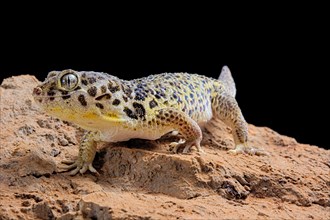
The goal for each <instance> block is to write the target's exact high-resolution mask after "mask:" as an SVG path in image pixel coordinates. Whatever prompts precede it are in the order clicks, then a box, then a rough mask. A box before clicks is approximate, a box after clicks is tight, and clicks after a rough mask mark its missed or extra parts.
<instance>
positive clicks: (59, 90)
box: [33, 66, 255, 175]
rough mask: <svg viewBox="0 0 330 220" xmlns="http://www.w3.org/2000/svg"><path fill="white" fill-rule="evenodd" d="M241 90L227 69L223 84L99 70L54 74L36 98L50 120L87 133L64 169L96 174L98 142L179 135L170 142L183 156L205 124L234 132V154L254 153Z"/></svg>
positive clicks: (197, 144)
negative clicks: (217, 121)
mask: <svg viewBox="0 0 330 220" xmlns="http://www.w3.org/2000/svg"><path fill="white" fill-rule="evenodd" d="M235 95H236V86H235V82H234V80H233V77H232V74H231V72H230V70H229V68H228V67H227V66H224V67H223V68H222V71H221V74H220V76H219V78H218V79H214V78H210V77H206V76H203V75H198V74H189V73H162V74H156V75H150V76H148V77H143V78H139V79H134V80H123V79H120V78H118V77H116V76H113V75H109V74H106V73H101V72H94V71H75V70H72V69H66V70H63V71H51V72H49V74H48V75H47V78H46V79H45V81H44V82H43V83H41V84H40V85H38V86H37V87H35V88H34V90H33V96H34V99H35V101H36V103H38V105H40V106H41V107H42V109H43V110H44V111H45V112H46V113H48V114H49V115H52V116H55V117H58V118H59V119H62V120H65V121H69V122H73V123H75V124H76V125H78V126H79V127H81V128H83V129H85V130H86V133H85V134H84V136H83V138H82V140H81V143H80V147H79V155H78V158H77V159H76V160H74V161H72V162H71V163H69V165H68V166H67V167H66V168H65V170H66V171H69V170H71V173H70V174H71V175H75V174H77V173H78V172H80V173H81V174H83V173H85V172H86V171H87V170H89V171H91V172H93V173H97V171H96V169H95V168H94V167H93V165H92V163H93V160H94V157H95V154H96V145H97V143H98V142H119V141H127V140H129V139H132V138H140V139H146V140H157V139H159V138H160V137H162V136H163V135H164V134H167V133H170V132H173V133H175V132H176V133H179V134H180V135H181V136H182V138H181V139H180V140H179V141H177V142H172V143H170V146H171V147H172V149H173V151H174V152H175V153H177V152H178V149H179V148H181V147H184V149H183V153H187V152H189V151H190V149H191V147H192V146H195V147H196V149H197V151H198V152H203V150H202V148H201V146H200V143H201V140H202V131H201V128H203V127H204V126H205V125H206V123H208V122H210V121H211V120H214V119H220V120H221V121H223V122H224V123H225V124H226V125H228V126H229V127H230V128H231V129H232V134H233V140H234V143H235V149H233V150H231V151H230V152H231V153H241V152H253V151H255V149H254V148H252V147H249V146H248V145H247V141H248V125H247V122H246V121H245V119H244V117H243V114H242V112H241V109H240V107H239V106H238V103H237V101H236V99H235Z"/></svg>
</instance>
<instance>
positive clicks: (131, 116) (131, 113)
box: [124, 107, 138, 119]
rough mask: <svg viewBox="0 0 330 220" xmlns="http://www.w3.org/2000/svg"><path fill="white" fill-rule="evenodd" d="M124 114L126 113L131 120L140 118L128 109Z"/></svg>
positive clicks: (125, 109)
mask: <svg viewBox="0 0 330 220" xmlns="http://www.w3.org/2000/svg"><path fill="white" fill-rule="evenodd" d="M124 112H125V113H126V115H127V116H128V117H130V118H133V119H138V117H137V116H136V115H135V114H134V113H133V111H132V110H131V109H129V108H127V107H125V108H124Z"/></svg>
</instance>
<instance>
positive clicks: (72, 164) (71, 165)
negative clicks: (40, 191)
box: [60, 159, 99, 176]
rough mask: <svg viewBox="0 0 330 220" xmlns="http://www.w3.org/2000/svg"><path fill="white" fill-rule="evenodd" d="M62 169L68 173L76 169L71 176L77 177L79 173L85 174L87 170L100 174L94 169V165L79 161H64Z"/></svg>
mask: <svg viewBox="0 0 330 220" xmlns="http://www.w3.org/2000/svg"><path fill="white" fill-rule="evenodd" d="M60 168H61V169H62V170H63V171H61V172H66V171H69V170H72V169H74V170H72V171H71V172H70V175H71V176H74V175H76V174H77V173H78V172H80V173H81V174H84V173H85V172H86V171H87V170H89V171H91V172H92V173H95V174H99V173H98V172H97V171H96V169H95V168H94V167H93V165H92V163H88V162H82V161H81V160H79V159H78V160H76V161H70V160H68V161H62V166H60Z"/></svg>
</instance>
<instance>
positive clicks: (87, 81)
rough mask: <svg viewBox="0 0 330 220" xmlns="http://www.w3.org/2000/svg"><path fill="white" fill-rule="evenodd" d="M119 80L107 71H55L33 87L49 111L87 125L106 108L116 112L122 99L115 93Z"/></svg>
mask: <svg viewBox="0 0 330 220" xmlns="http://www.w3.org/2000/svg"><path fill="white" fill-rule="evenodd" d="M119 81H120V80H119V79H118V78H117V77H114V76H111V75H108V74H105V73H98V72H86V71H81V72H79V71H75V70H71V69H67V70H63V71H52V72H50V73H49V74H48V76H47V78H46V79H45V81H44V82H43V83H41V84H40V85H38V86H37V87H35V88H34V90H33V96H34V99H35V101H36V103H38V104H39V105H40V106H41V107H42V108H43V109H44V110H45V111H46V112H47V113H48V114H50V115H53V116H56V117H58V118H60V119H62V120H67V121H71V122H75V123H76V124H78V125H82V124H83V127H86V125H85V124H86V123H87V124H88V123H89V124H95V123H96V122H97V121H98V120H99V119H100V118H101V116H102V115H103V114H105V113H104V111H107V112H106V113H107V114H111V115H112V116H113V115H116V114H115V112H114V111H115V110H114V109H115V108H113V107H116V105H119V103H120V101H119V99H115V97H116V96H115V95H114V93H116V92H118V91H120V89H121V88H120V84H119V83H118V82H119ZM118 102H119V103H118ZM87 127H88V126H87Z"/></svg>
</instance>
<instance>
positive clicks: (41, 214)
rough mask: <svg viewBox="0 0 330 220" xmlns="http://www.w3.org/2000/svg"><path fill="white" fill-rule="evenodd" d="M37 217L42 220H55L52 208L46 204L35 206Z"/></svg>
mask: <svg viewBox="0 0 330 220" xmlns="http://www.w3.org/2000/svg"><path fill="white" fill-rule="evenodd" d="M32 210H33V212H34V214H35V216H36V217H37V218H40V219H45V220H48V219H49V220H51V219H55V217H54V214H53V212H52V210H51V208H50V207H49V206H48V204H47V203H46V202H42V203H38V204H35V205H34V206H33V208H32Z"/></svg>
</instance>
